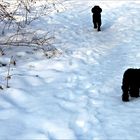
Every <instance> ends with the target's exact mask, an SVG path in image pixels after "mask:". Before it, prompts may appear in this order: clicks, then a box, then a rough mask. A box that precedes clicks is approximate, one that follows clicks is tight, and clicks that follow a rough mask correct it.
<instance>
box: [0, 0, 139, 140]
mask: <svg viewBox="0 0 140 140" xmlns="http://www.w3.org/2000/svg"><path fill="white" fill-rule="evenodd" d="M39 4H40V3H39ZM96 4H98V5H100V6H101V8H102V9H103V12H102V27H101V30H102V31H101V32H97V31H96V30H94V29H93V25H92V22H91V21H92V19H91V12H90V9H91V7H92V6H93V5H96ZM62 5H63V6H64V7H65V8H62V7H61V12H58V13H56V12H54V13H52V14H50V15H49V17H48V16H44V17H40V18H39V19H37V20H36V21H34V22H32V23H31V25H30V26H31V28H34V29H37V30H39V32H40V34H41V33H44V32H45V31H46V32H47V31H50V32H53V35H54V36H55V42H54V44H53V45H54V46H55V47H56V48H57V49H58V50H59V51H60V52H59V53H57V54H56V57H52V58H50V59H47V58H46V57H45V56H44V54H43V52H42V51H41V50H40V51H38V52H35V53H32V48H31V47H27V46H25V47H24V46H21V47H20V46H19V47H18V48H17V47H13V48H11V49H10V47H9V49H5V52H6V55H4V56H1V57H0V62H1V61H2V62H5V63H9V61H10V57H9V56H10V54H11V55H13V54H14V59H16V66H13V65H12V66H11V67H12V69H11V71H10V74H11V79H10V80H9V86H10V88H4V89H3V90H0V139H3V140H4V139H7V140H12V139H48V140H55V139H67V140H68V139H71V140H121V139H122V140H124V139H125V140H138V139H139V138H140V129H139V128H140V121H139V118H140V108H139V106H140V101H139V98H137V99H134V98H133V99H131V101H130V102H127V103H124V102H122V100H121V95H122V91H121V83H122V76H123V73H124V71H125V70H126V69H127V68H129V67H133V68H139V67H140V47H139V44H140V41H139V36H140V22H139V21H140V14H139V10H140V2H139V1H84V0H83V1H81V0H67V1H63V3H62ZM58 8H59V7H58ZM62 9H63V10H62ZM7 69H8V68H7V66H6V67H1V68H0V85H5V84H6V80H5V77H6V75H7Z"/></svg>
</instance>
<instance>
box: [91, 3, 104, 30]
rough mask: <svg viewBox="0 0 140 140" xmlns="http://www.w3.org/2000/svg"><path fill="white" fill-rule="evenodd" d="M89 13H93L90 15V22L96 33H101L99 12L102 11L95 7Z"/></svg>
mask: <svg viewBox="0 0 140 140" xmlns="http://www.w3.org/2000/svg"><path fill="white" fill-rule="evenodd" d="M91 12H92V13H93V15H92V20H93V25H94V29H97V31H101V24H102V22H101V12H102V9H101V8H100V7H99V6H97V5H95V6H94V7H93V8H92V9H91Z"/></svg>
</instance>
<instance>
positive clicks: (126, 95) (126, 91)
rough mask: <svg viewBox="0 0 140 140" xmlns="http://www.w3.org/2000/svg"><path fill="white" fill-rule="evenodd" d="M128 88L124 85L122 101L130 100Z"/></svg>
mask: <svg viewBox="0 0 140 140" xmlns="http://www.w3.org/2000/svg"><path fill="white" fill-rule="evenodd" d="M128 89H129V88H128V87H124V86H122V91H123V94H122V101H124V102H128V101H129V95H128Z"/></svg>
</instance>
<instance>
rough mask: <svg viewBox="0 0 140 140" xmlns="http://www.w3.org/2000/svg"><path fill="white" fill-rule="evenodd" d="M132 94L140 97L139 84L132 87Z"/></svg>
mask: <svg viewBox="0 0 140 140" xmlns="http://www.w3.org/2000/svg"><path fill="white" fill-rule="evenodd" d="M129 94H130V96H131V97H136V98H137V97H139V87H137V86H132V87H131V88H130V92H129Z"/></svg>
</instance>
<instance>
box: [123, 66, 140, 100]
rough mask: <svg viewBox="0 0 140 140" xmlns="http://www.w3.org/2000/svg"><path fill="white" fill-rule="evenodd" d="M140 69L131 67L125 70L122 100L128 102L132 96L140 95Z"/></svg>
mask: <svg viewBox="0 0 140 140" xmlns="http://www.w3.org/2000/svg"><path fill="white" fill-rule="evenodd" d="M139 89H140V69H132V68H129V69H127V70H126V71H125V72H124V75H123V80H122V91H123V94H122V101H124V102H128V101H129V96H130V97H135V98H137V97H139Z"/></svg>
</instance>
